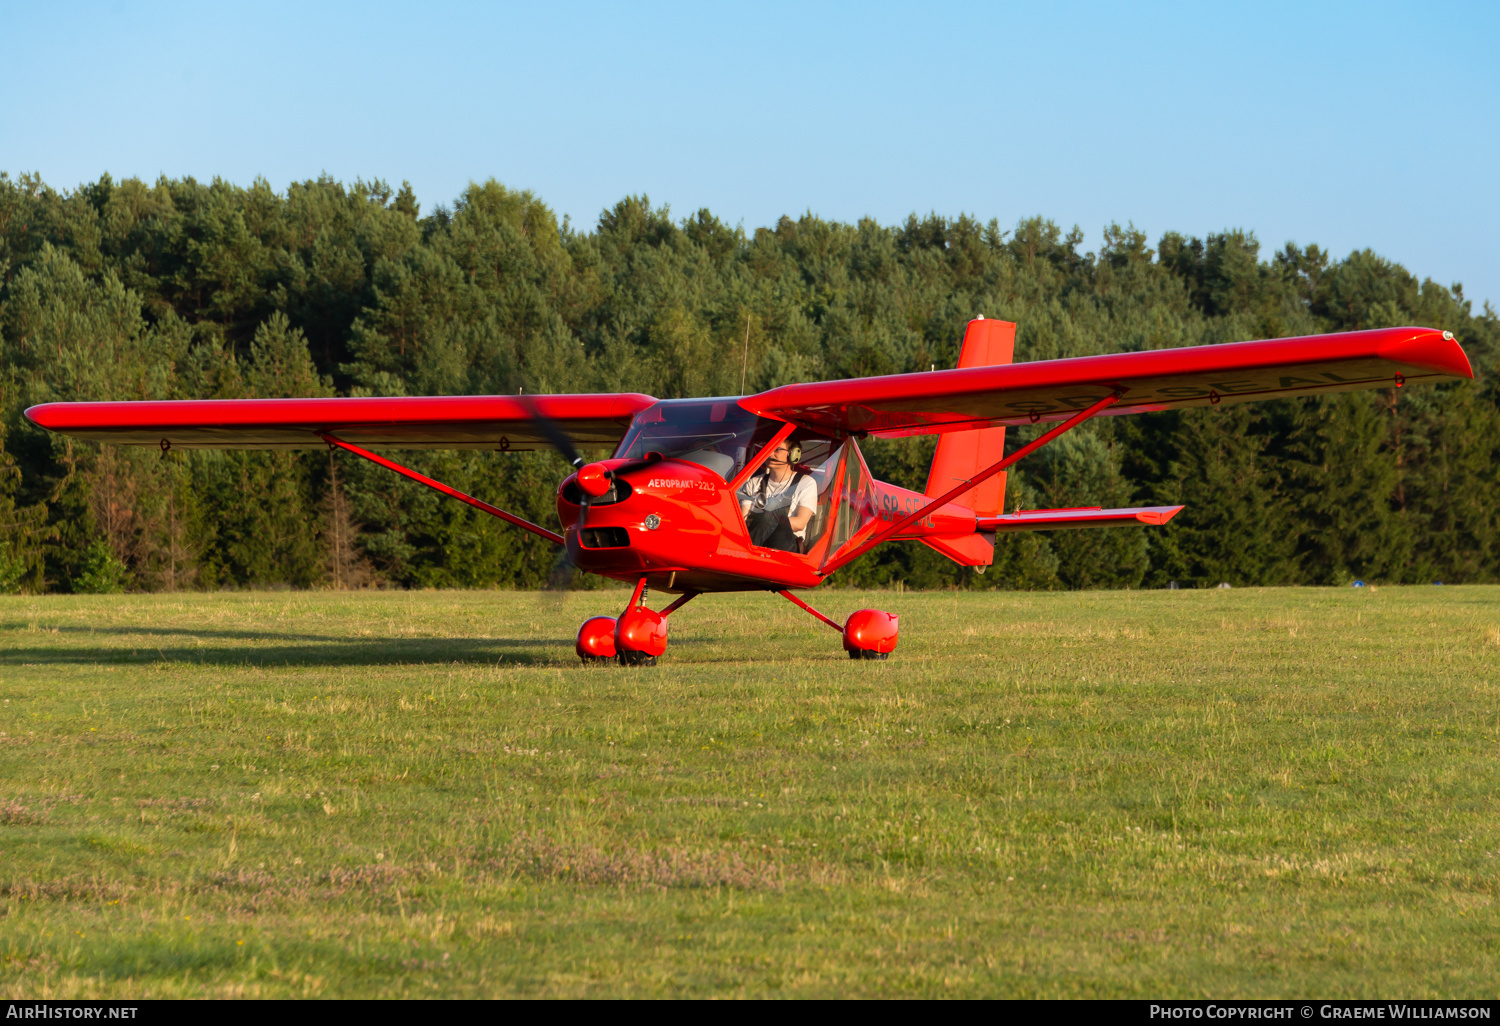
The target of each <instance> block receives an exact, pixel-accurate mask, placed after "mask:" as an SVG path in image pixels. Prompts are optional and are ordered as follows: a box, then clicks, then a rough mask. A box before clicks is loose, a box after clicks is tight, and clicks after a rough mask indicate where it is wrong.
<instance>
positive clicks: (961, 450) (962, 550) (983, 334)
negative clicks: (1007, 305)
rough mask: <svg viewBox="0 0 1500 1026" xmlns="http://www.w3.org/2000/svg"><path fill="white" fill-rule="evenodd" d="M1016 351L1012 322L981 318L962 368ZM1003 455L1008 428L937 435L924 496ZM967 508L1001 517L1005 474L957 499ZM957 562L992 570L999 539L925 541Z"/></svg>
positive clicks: (969, 336) (1004, 359) (968, 336)
mask: <svg viewBox="0 0 1500 1026" xmlns="http://www.w3.org/2000/svg"><path fill="white" fill-rule="evenodd" d="M1015 350H1016V326H1015V323H1014V322H1012V321H989V320H985V319H984V318H983V317H977V318H975V319H974V320H972V321H970V322H969V327H968V330H966V331H965V332H964V342H963V347H962V348H961V349H960V350H959V354H958V366H959V368H960V369H962V368H966V367H995V366H999V365H1001V364H1007V363H1010V362H1011V360H1012V358H1013V357H1014V356H1015ZM1004 456H1005V428H1003V427H993V428H980V429H979V430H977V431H950V432H947V433H946V434H941V435H938V443H937V452H935V453H934V454H933V456H932V468H931V469H930V470H929V471H928V472H927V488H926V494H927V495H929V496H931V497H934V498H936V497H937V496H939V495H942V494H943V493H944V492H946V491H947V490H948V489H950V488H952V487H953V486H954V485H956V484H960V483H962V482H964V481H967V480H969V479H970V478H972V477H973V476H974V475H975V474H978V473H979V472H980V471H981V470H984V469H985V468H986V467H989V466H992V465H993V464H995V463H997V462H999V461H1000V460H1001V459H1002V458H1003V457H1004ZM953 501H954V502H955V503H957V504H958V505H960V506H967V507H968V508H969V509H972V510H973V511H974V512H975V514H977V515H978V516H981V517H992V516H997V515H999V514H1000V513H1003V512H1004V511H1005V510H1004V507H1005V474H1004V473H999V474H996V475H995V476H994V477H991V478H990V479H989V480H987V481H981V482H980V483H979V484H978V485H977V486H976V487H974V488H970V489H969V490H968V491H966V492H963V493H961V494H960V495H959V496H958V497H957V498H955V499H954V500H953ZM922 541H923V542H925V543H926V544H927V545H928V546H929V547H930V548H933V549H936V550H937V551H938V552H941V553H942V554H943V555H945V556H947V557H948V558H949V559H951V560H953V561H954V562H955V563H960V564H962V565H964V566H988V565H989V564H990V563H992V562H994V553H995V536H994V535H993V534H969V535H963V536H954V537H928V538H923V539H922Z"/></svg>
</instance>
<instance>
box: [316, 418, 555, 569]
mask: <svg viewBox="0 0 1500 1026" xmlns="http://www.w3.org/2000/svg"><path fill="white" fill-rule="evenodd" d="M323 441H325V442H327V443H328V444H329V445H330V446H336V447H338V448H340V449H343V450H344V451H345V452H352V453H354V455H356V456H359V457H362V458H364V459H367V460H369V461H370V462H371V463H374V464H377V465H379V466H382V467H384V468H385V469H386V470H394V471H395V472H396V473H398V474H400V475H401V476H402V477H408V478H411V479H412V480H413V481H415V482H417V483H418V484H424V485H426V486H427V487H428V488H431V489H433V490H434V491H439V492H442V493H443V494H444V495H447V496H449V497H451V498H454V499H457V500H458V501H459V502H467V503H468V504H469V505H470V506H473V507H474V508H475V509H479V510H483V511H484V512H486V513H488V514H489V515H490V516H492V517H499V518H500V519H501V520H504V521H505V522H506V523H507V524H514V525H516V526H517V527H519V528H522V529H523V530H526V531H530V532H531V533H532V534H538V535H541V536H542V537H543V538H546V539H547V540H548V541H549V542H553V543H555V544H558V545H565V544H567V543H566V542H565V541H563V536H562V535H560V534H557V533H556V532H554V531H549V530H547V529H546V528H545V527H539V526H538V525H536V524H533V523H532V522H531V521H530V520H522V519H521V518H520V517H518V516H516V515H515V514H514V513H507V512H505V510H503V509H500V508H499V507H498V506H491V505H490V504H489V503H487V502H485V501H483V500H482V499H476V498H474V496H472V495H465V494H464V493H463V492H461V491H459V490H458V489H457V488H450V487H449V486H447V485H445V484H443V482H441V481H434V480H433V479H432V478H430V477H428V476H427V475H426V474H419V473H417V472H416V471H415V470H412V469H411V468H410V467H403V466H402V465H401V464H399V463H395V462H392V461H391V460H388V459H386V458H385V457H384V456H379V455H377V454H375V453H373V452H371V451H370V450H368V449H361V448H360V447H359V446H357V445H352V444H350V443H349V442H345V441H343V440H342V439H339V438H335V437H334V436H333V435H324V436H323Z"/></svg>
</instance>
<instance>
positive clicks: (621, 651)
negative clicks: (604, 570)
mask: <svg viewBox="0 0 1500 1026" xmlns="http://www.w3.org/2000/svg"><path fill="white" fill-rule="evenodd" d="M645 602H646V578H644V577H642V578H641V579H640V580H639V581H637V582H636V584H635V591H633V592H631V595H630V602H629V603H628V604H627V605H626V606H625V612H623V613H621V614H620V618H619V619H618V620H616V621H615V658H616V659H618V660H619V662H620V665H621V666H655V665H656V657H657V656H659V655H661V654H662V653H663V652H665V651H666V650H667V618H666V617H665V616H664V615H662V614H661V613H658V612H655V611H653V610H650V609H647V608H646V605H645Z"/></svg>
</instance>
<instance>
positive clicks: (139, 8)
mask: <svg viewBox="0 0 1500 1026" xmlns="http://www.w3.org/2000/svg"><path fill="white" fill-rule="evenodd" d="M0 38H3V39H4V40H5V46H4V48H3V52H4V54H5V68H6V70H5V75H4V79H3V81H4V82H5V94H6V95H5V99H4V101H3V102H0V169H3V170H6V171H9V172H10V173H11V175H12V176H14V175H16V174H17V173H19V172H22V171H37V172H40V173H41V174H42V176H43V177H44V179H46V181H48V182H49V183H50V184H52V185H54V186H58V187H63V188H70V187H73V186H75V185H77V184H79V183H81V182H84V181H90V180H93V179H95V178H97V177H98V176H99V175H100V174H101V173H103V172H106V171H107V172H109V173H110V174H113V175H115V176H116V177H126V176H140V177H146V178H154V177H155V176H157V175H158V174H167V175H172V176H179V175H193V176H196V177H198V178H202V179H208V178H212V177H214V176H216V175H217V176H220V177H223V178H227V179H229V180H231V181H234V182H238V183H242V184H248V183H249V182H250V181H251V180H252V179H253V178H254V177H255V176H257V175H260V176H264V177H265V178H266V179H268V180H269V181H270V182H271V184H272V185H273V186H275V187H276V188H277V189H282V188H285V186H286V184H287V183H288V182H290V181H293V180H297V179H303V178H310V177H315V176H316V175H318V174H319V173H321V172H325V171H326V172H327V173H329V174H331V175H334V176H335V177H338V178H343V179H352V178H354V177H356V176H360V177H364V178H367V179H368V178H375V177H381V178H386V179H388V180H390V181H391V182H392V183H393V184H395V183H399V182H400V181H401V180H402V179H409V180H410V181H411V183H412V185H413V187H414V188H415V189H416V191H417V194H418V198H419V199H420V200H421V202H422V204H423V209H424V210H430V209H431V208H432V207H433V206H434V205H435V204H437V203H442V202H451V200H452V199H453V197H454V196H456V195H457V194H458V193H459V192H460V191H461V190H462V188H463V187H464V185H465V184H466V183H467V182H468V181H470V180H471V179H477V180H482V179H485V178H489V177H494V178H497V179H499V180H500V181H502V182H504V183H505V184H507V185H509V186H512V187H517V188H528V189H532V190H534V191H535V192H536V193H538V194H539V195H540V196H541V197H542V198H543V199H544V200H545V201H546V202H547V203H549V204H550V205H551V206H552V207H553V208H554V209H556V210H557V212H558V213H559V215H562V214H567V215H569V216H571V217H572V219H573V221H574V223H575V224H579V225H591V224H593V223H594V221H595V219H596V218H597V217H598V214H599V212H600V210H602V209H603V208H605V207H606V206H609V205H611V204H613V203H614V202H616V201H617V200H619V199H620V198H621V197H622V196H625V195H627V194H630V193H646V194H648V195H649V196H650V197H651V199H652V200H653V201H654V202H657V203H662V202H665V203H670V204H671V206H672V209H673V211H674V212H675V213H677V214H678V215H682V216H686V215H687V214H689V213H691V212H692V211H694V210H696V209H697V208H699V207H705V206H706V207H708V208H709V209H711V210H712V211H714V212H715V213H716V214H718V215H719V216H720V217H722V218H724V219H725V220H727V221H729V222H730V223H736V222H742V223H743V224H744V225H745V227H746V228H747V229H748V228H754V227H756V226H758V225H764V224H770V223H773V222H774V221H775V220H776V218H778V217H779V216H781V215H782V214H792V215H794V216H795V215H797V214H800V213H802V212H803V211H808V210H811V211H813V212H814V213H817V214H820V215H822V216H825V217H830V218H837V219H841V220H853V219H856V218H859V217H861V216H871V217H874V218H876V219H878V220H880V221H882V222H887V223H889V222H893V221H897V220H900V219H903V218H904V217H905V216H906V215H907V214H908V213H911V212H913V211H915V212H918V213H924V212H927V211H931V210H935V211H938V212H940V213H944V214H950V215H953V214H957V213H960V212H967V213H971V214H975V215H977V216H979V217H980V218H982V219H985V220H988V219H989V218H991V217H995V218H999V220H1000V222H1001V223H1002V225H1005V226H1009V225H1011V224H1013V223H1014V222H1015V221H1016V220H1017V219H1019V218H1021V217H1024V216H1027V215H1031V214H1042V215H1044V216H1046V217H1050V218H1052V219H1054V220H1056V221H1058V222H1060V223H1061V224H1062V225H1063V226H1064V227H1065V228H1066V227H1068V226H1071V225H1073V224H1077V225H1079V226H1080V227H1081V228H1082V229H1083V230H1084V231H1085V233H1086V236H1087V242H1086V243H1085V245H1086V247H1087V248H1093V247H1094V246H1096V245H1097V243H1098V239H1099V235H1100V230H1101V229H1102V228H1103V226H1104V225H1106V224H1108V223H1109V222H1110V221H1119V222H1121V223H1125V222H1128V221H1133V222H1134V223H1135V224H1136V225H1137V226H1138V227H1140V228H1143V229H1145V230H1146V231H1147V233H1148V234H1149V236H1150V238H1151V239H1152V240H1153V242H1154V241H1155V239H1156V238H1158V237H1159V236H1160V235H1161V233H1162V232H1163V231H1166V230H1168V229H1175V230H1178V231H1182V232H1185V233H1189V234H1197V235H1201V234H1203V233H1206V232H1211V231H1217V230H1220V229H1223V228H1226V227H1242V228H1246V229H1250V230H1252V231H1254V232H1255V233H1256V235H1257V236H1258V237H1259V238H1260V240H1261V242H1262V247H1263V248H1262V252H1263V254H1264V253H1266V252H1269V251H1270V250H1272V249H1274V248H1279V247H1280V245H1281V244H1282V243H1283V242H1285V241H1287V240H1296V241H1298V242H1300V243H1304V244H1305V243H1308V242H1317V243H1319V244H1321V245H1324V246H1326V247H1328V248H1330V249H1332V250H1333V252H1334V253H1335V254H1337V255H1340V256H1342V255H1344V254H1346V253H1348V252H1349V251H1350V250H1352V249H1355V248H1364V247H1369V248H1372V249H1374V250H1375V251H1376V252H1378V253H1380V254H1382V255H1383V256H1386V257H1389V258H1391V259H1393V260H1397V261H1400V262H1401V263H1403V264H1405V265H1406V266H1407V267H1408V268H1409V269H1411V270H1412V271H1414V272H1415V273H1416V274H1418V275H1419V276H1422V277H1432V278H1435V279H1437V280H1438V281H1440V282H1442V283H1443V284H1448V283H1451V282H1454V281H1462V282H1463V283H1464V285H1465V294H1466V295H1467V296H1468V297H1469V298H1471V299H1473V300H1475V301H1476V302H1475V306H1476V308H1477V307H1478V306H1479V303H1480V302H1481V301H1483V300H1485V299H1492V300H1495V301H1496V303H1497V305H1500V246H1497V245H1496V244H1495V240H1496V238H1497V236H1500V201H1497V198H1496V189H1495V187H1494V181H1495V172H1494V169H1495V167H1496V164H1497V157H1500V152H1497V151H1500V132H1497V129H1500V124H1497V107H1500V105H1497V101H1500V73H1497V63H1500V62H1497V61H1496V60H1495V59H1494V54H1495V52H1496V46H1497V43H1500V5H1497V4H1494V3H1488V4H1481V3H1447V4H1445V3H1440V2H1430V0H1429V2H1425V3H1422V4H1415V3H1411V4H1388V3H1366V4H1339V3H1328V4H1320V3H1313V2H1303V3H1289V4H1258V5H1236V4H1219V5H1214V4H1206V3H1196V4H1140V5H1125V4H1068V3H1050V4H1031V5H1008V4H1002V3H993V4H938V3H926V4H905V5H896V4H884V3H877V2H869V3H863V4H817V3H790V4H777V3H755V4H744V5H732V4H707V3H695V4H666V3H662V4H638V5H627V4H566V3H551V4H535V3H533V4H527V5H517V6H509V5H505V4H499V3H490V4H460V3H447V4H445V3H423V4H401V5H398V4H390V3H381V2H376V0H371V2H367V3H362V4H336V3H324V4H307V3H300V4H282V3H274V2H265V3H256V4H243V5H237V4H231V3H224V4H216V5H214V4H124V3H100V4H94V3H78V4H73V5H69V6H66V7H64V6H63V5H46V4H36V3H20V2H15V0H0Z"/></svg>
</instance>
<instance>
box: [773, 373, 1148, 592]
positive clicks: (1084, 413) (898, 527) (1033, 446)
mask: <svg viewBox="0 0 1500 1026" xmlns="http://www.w3.org/2000/svg"><path fill="white" fill-rule="evenodd" d="M1124 394H1125V393H1124V391H1123V390H1121V391H1116V392H1112V393H1110V394H1109V395H1107V396H1105V397H1104V398H1103V399H1100V400H1099V401H1098V402H1097V403H1095V404H1094V405H1092V406H1090V407H1089V408H1088V409H1086V410H1080V411H1079V412H1078V413H1075V414H1074V415H1073V416H1071V417H1069V418H1068V419H1067V420H1065V421H1063V422H1062V423H1061V424H1059V425H1057V427H1055V428H1053V429H1052V430H1051V431H1048V432H1047V433H1046V434H1045V435H1042V436H1040V437H1038V438H1036V439H1034V440H1033V441H1031V442H1029V443H1027V444H1026V445H1023V446H1021V448H1019V449H1017V450H1016V451H1015V452H1013V453H1011V454H1010V455H1009V456H1007V457H1005V459H1003V460H1001V461H1000V462H999V463H993V464H991V465H990V466H989V467H987V468H986V469H984V470H981V471H980V472H979V473H977V474H975V475H974V476H973V477H971V478H969V480H967V481H964V482H963V483H961V484H959V485H958V486H957V487H956V488H950V489H949V490H948V491H946V492H944V493H943V494H942V495H939V496H938V497H937V498H936V499H933V500H932V501H931V502H929V503H928V504H927V505H925V506H923V507H922V508H921V509H919V510H917V511H916V512H915V513H908V514H907V515H906V516H904V517H902V518H901V519H900V520H898V521H896V522H895V523H894V524H892V525H890V526H889V527H887V528H886V529H885V530H884V531H880V532H878V533H876V534H874V535H872V536H871V537H870V538H869V539H868V540H866V541H865V542H864V543H863V544H861V545H856V546H855V547H854V548H852V549H850V550H849V551H848V552H845V553H844V554H843V555H841V556H836V557H834V558H833V559H832V560H830V561H829V562H828V563H826V564H824V566H823V569H821V570H819V571H818V573H819V574H820V575H821V576H823V577H827V576H828V575H829V574H831V573H833V572H834V571H835V570H837V569H838V568H839V567H841V566H843V565H844V564H845V563H848V562H850V561H851V560H854V559H858V558H859V557H860V556H863V555H864V554H865V553H866V552H869V551H870V550H871V549H873V548H874V547H875V546H877V545H879V544H880V543H881V542H883V541H885V540H887V539H889V538H892V537H895V535H896V533H897V532H899V531H904V530H905V529H906V528H907V527H909V526H911V525H912V524H914V523H916V522H917V521H918V520H921V519H922V518H923V517H925V516H926V515H927V514H929V513H931V512H932V511H933V510H935V509H938V508H940V507H942V506H944V505H945V504H947V503H950V502H952V501H953V500H954V499H956V498H958V497H959V496H960V495H962V494H963V493H964V492H966V491H968V490H969V489H970V488H973V487H974V486H975V485H977V484H980V483H981V482H983V481H988V480H989V479H990V478H992V477H994V476H995V475H996V474H998V473H1000V471H1002V470H1004V469H1005V468H1006V467H1008V466H1010V465H1011V464H1013V463H1015V462H1016V461H1017V460H1019V459H1021V457H1023V456H1029V455H1031V454H1032V453H1034V452H1036V451H1037V450H1038V449H1040V448H1041V447H1042V446H1044V445H1046V444H1047V443H1048V442H1050V441H1052V440H1053V439H1054V438H1056V437H1058V436H1059V435H1061V434H1063V433H1065V432H1067V431H1071V430H1073V428H1075V427H1077V426H1078V425H1079V424H1082V423H1083V422H1084V421H1086V420H1088V419H1089V418H1090V417H1093V416H1097V415H1098V414H1100V413H1103V412H1104V411H1105V410H1107V409H1109V407H1111V406H1113V405H1114V404H1115V403H1117V402H1119V401H1120V399H1121V397H1123V396H1124ZM794 601H795V600H794Z"/></svg>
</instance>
